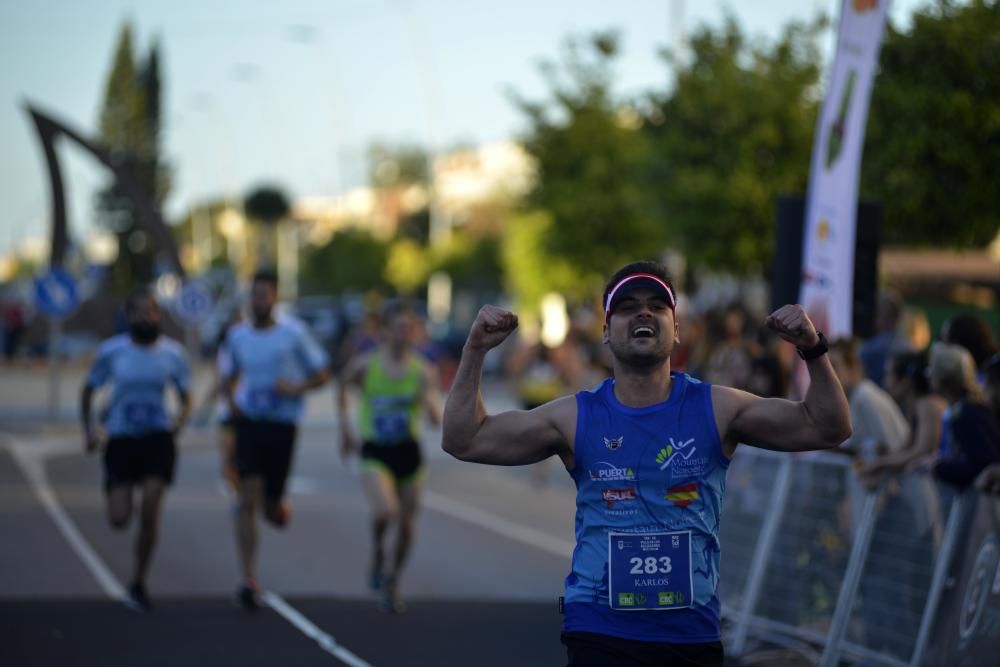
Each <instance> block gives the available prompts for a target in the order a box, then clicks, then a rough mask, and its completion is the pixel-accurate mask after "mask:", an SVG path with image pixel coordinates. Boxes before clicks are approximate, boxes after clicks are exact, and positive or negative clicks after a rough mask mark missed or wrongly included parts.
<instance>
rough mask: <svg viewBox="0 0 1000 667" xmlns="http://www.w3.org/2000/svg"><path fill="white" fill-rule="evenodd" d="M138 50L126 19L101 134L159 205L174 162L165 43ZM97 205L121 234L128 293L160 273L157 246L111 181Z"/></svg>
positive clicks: (121, 285)
mask: <svg viewBox="0 0 1000 667" xmlns="http://www.w3.org/2000/svg"><path fill="white" fill-rule="evenodd" d="M134 53H135V51H134V48H133V38H132V26H131V24H130V23H126V24H125V25H124V26H123V27H122V31H121V33H120V35H119V38H118V45H117V47H116V49H115V57H114V63H113V65H112V68H111V73H110V75H109V77H108V81H107V84H106V87H105V93H104V103H103V106H102V108H101V113H100V121H99V128H100V129H99V131H100V139H101V141H102V142H103V143H104V144H105V145H106V146H107V147H108V148H109V149H110V150H111V151H112V154H113V155H115V156H116V157H117V158H118V159H120V160H122V161H125V162H127V163H128V165H129V167H130V168H131V169H132V170H133V173H134V174H135V177H136V179H137V180H138V182H139V183H140V185H141V186H142V187H143V189H144V190H145V191H146V192H147V193H149V195H150V196H151V197H153V200H154V202H155V204H156V205H159V204H161V203H162V202H163V200H164V198H165V197H166V195H167V192H168V191H169V189H170V172H169V168H168V167H167V165H166V164H165V163H164V161H163V160H162V157H161V154H160V138H161V126H162V120H161V109H162V104H161V95H162V86H161V78H160V48H159V45H158V44H157V43H155V42H154V44H153V46H152V47H151V48H150V51H149V55H148V57H147V58H146V59H145V60H144V61H142V62H141V63H139V64H137V63H136V60H135V56H134ZM95 209H96V211H95V214H96V218H97V220H98V223H99V224H100V225H102V226H103V227H105V228H106V229H109V230H111V231H113V232H114V233H115V234H116V236H117V237H118V246H119V252H118V257H117V259H116V260H115V264H114V266H113V267H112V271H111V277H112V278H111V279H112V283H113V289H114V290H115V292H117V293H119V294H120V293H124V292H127V291H128V290H130V289H131V288H132V287H133V286H134V285H137V284H144V283H148V282H150V281H151V280H152V279H153V278H154V274H155V257H156V250H155V248H153V247H152V245H151V243H150V239H149V236H148V235H147V234H146V232H144V231H143V230H141V229H139V228H138V225H137V220H136V216H135V213H134V206H133V204H132V202H131V201H130V200H129V199H128V198H127V197H126V196H125V195H124V193H123V192H122V191H121V190H120V189H119V188H118V187H117V186H116V185H115V184H114V183H112V184H111V185H109V186H108V187H106V188H104V189H103V190H101V191H100V192H99V193H98V195H97V201H96V205H95Z"/></svg>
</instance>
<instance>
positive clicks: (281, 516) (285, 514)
mask: <svg viewBox="0 0 1000 667" xmlns="http://www.w3.org/2000/svg"><path fill="white" fill-rule="evenodd" d="M291 522H292V506H291V504H290V503H289V502H288V498H282V500H281V502H280V503H279V504H278V509H277V510H275V513H274V521H273V523H274V525H275V526H277V527H278V528H287V527H288V524H290V523H291Z"/></svg>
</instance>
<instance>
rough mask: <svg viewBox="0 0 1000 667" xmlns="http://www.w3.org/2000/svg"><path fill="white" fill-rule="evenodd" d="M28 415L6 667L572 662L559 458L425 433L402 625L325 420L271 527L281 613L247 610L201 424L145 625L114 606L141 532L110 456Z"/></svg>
mask: <svg viewBox="0 0 1000 667" xmlns="http://www.w3.org/2000/svg"><path fill="white" fill-rule="evenodd" d="M4 384H5V385H7V386H6V389H5V391H6V392H7V393H10V392H12V391H16V388H13V387H11V386H10V385H9V384H8V383H7V381H6V380H5V381H4ZM66 392H67V393H68V392H69V390H66ZM499 400H500V401H501V402H502V401H503V398H502V397H501V398H500V399H499ZM39 411H42V410H41V409H39ZM24 414H25V413H24V411H21V416H20V418H15V417H17V415H12V413H10V412H8V413H6V415H5V416H4V417H2V418H0V535H2V536H3V547H2V548H0V627H2V628H3V632H2V634H3V641H0V664H3V665H53V664H67V665H68V664H85V665H228V664H240V665H258V664H259V665H265V664H266V665H273V664H288V665H338V664H354V665H361V664H371V665H511V664H516V665H558V664H563V663H564V652H563V649H562V646H561V645H560V643H559V624H560V618H559V614H558V609H557V599H558V596H559V594H560V592H561V589H562V580H563V577H564V576H565V575H566V572H567V571H568V567H569V558H570V553H571V550H572V538H573V535H572V530H573V512H574V506H573V489H572V482H571V481H570V479H569V477H568V476H567V475H566V474H565V472H564V471H563V470H562V469H561V466H559V464H558V463H557V462H555V461H551V462H549V463H548V469H547V470H546V471H545V472H546V473H547V475H546V481H545V482H544V483H540V482H539V475H538V474H537V471H533V470H531V469H523V468H511V469H502V468H492V467H484V466H475V465H471V464H464V463H460V462H457V461H454V460H452V459H450V458H449V457H447V456H446V455H444V454H443V453H442V452H441V451H440V449H439V445H438V443H439V436H438V434H437V433H435V432H428V433H427V434H426V442H425V446H424V451H425V455H426V458H427V462H428V474H427V480H426V490H427V493H426V496H425V502H424V506H423V509H422V511H421V515H420V519H419V529H418V531H419V532H418V541H417V544H416V546H415V549H414V551H413V554H412V557H411V560H410V563H409V565H408V568H407V570H406V572H405V575H404V578H403V581H402V587H401V589H402V594H403V596H404V598H405V600H406V601H407V603H408V610H407V612H406V613H405V614H402V615H399V616H390V615H386V614H384V613H382V612H380V611H378V610H377V609H376V606H375V600H374V597H373V596H372V595H371V594H370V593H369V592H368V590H367V589H366V585H365V575H366V570H367V567H368V560H369V557H370V541H369V514H368V508H367V506H366V503H365V499H364V497H363V495H362V493H361V487H360V480H359V478H358V474H357V470H356V465H352V464H345V463H343V462H341V461H340V460H339V457H338V456H337V453H336V451H335V447H334V439H333V434H334V433H335V430H334V428H335V424H334V423H333V421H332V419H331V418H330V416H329V414H325V413H324V414H321V415H318V416H317V415H315V414H312V413H311V416H310V419H309V421H308V423H307V424H306V425H305V426H304V428H303V429H302V431H301V433H300V438H299V447H298V451H297V454H296V459H295V462H294V467H293V476H292V479H291V484H290V490H291V502H292V507H293V521H292V524H291V526H290V527H289V528H288V529H287V530H285V531H280V532H279V531H276V530H273V529H271V528H269V527H263V528H262V530H261V543H260V576H259V578H260V583H261V585H262V586H263V587H264V588H265V589H266V590H267V591H269V595H268V599H269V600H270V601H271V603H272V604H271V605H270V608H267V609H264V610H261V611H260V612H258V613H256V614H249V613H247V612H244V611H243V610H241V609H238V608H237V607H236V606H235V605H234V604H232V601H231V600H232V595H233V592H234V590H235V587H236V585H237V583H238V570H237V561H236V551H235V546H234V541H233V536H232V517H231V500H230V499H229V498H228V497H227V496H226V494H225V492H224V489H223V486H222V484H221V483H220V478H219V457H218V452H217V449H216V446H215V432H214V430H213V429H211V428H210V427H199V428H193V429H189V430H188V431H186V432H185V433H184V434H183V435H182V437H181V439H180V445H181V451H180V458H179V465H178V469H177V478H176V481H175V485H174V486H173V488H172V489H171V490H170V492H169V495H168V496H167V500H166V503H165V507H164V513H163V523H162V529H161V537H160V542H159V545H158V547H157V551H156V555H155V560H154V563H153V567H152V572H151V575H150V578H149V581H148V588H149V591H150V594H151V596H153V598H154V603H155V605H156V606H155V609H154V611H153V612H152V613H150V614H145V615H143V614H136V613H133V612H130V611H128V610H127V609H125V608H124V606H123V605H121V604H120V603H119V602H118V601H117V600H116V599H115V597H116V596H117V595H119V594H120V592H121V586H122V585H123V583H125V582H126V581H127V580H128V577H129V572H130V563H131V550H132V541H133V539H134V527H132V528H131V529H129V530H128V531H125V532H115V531H113V530H112V529H111V528H110V527H109V526H108V524H107V522H106V520H105V518H104V505H103V502H104V498H103V493H102V492H101V466H100V459H99V457H97V456H88V455H86V454H84V453H83V452H82V446H81V442H80V438H79V434H78V433H77V431H76V429H75V428H74V427H73V425H72V424H71V423H62V424H57V425H55V426H53V425H49V426H43V425H41V423H42V420H41V419H38V418H34V417H31V418H29V417H25V416H24Z"/></svg>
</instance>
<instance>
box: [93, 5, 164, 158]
mask: <svg viewBox="0 0 1000 667" xmlns="http://www.w3.org/2000/svg"><path fill="white" fill-rule="evenodd" d="M136 70H137V68H136V63H135V51H134V49H133V46H132V26H131V24H129V23H126V24H125V26H124V27H123V28H122V31H121V34H120V35H119V38H118V46H117V48H116V49H115V58H114V64H113V65H112V66H111V75H110V76H109V77H108V82H107V85H106V86H105V91H104V106H103V107H102V109H101V116H100V123H99V127H100V136H101V140H102V141H103V142H104V143H105V145H107V146H108V147H109V148H111V150H112V151H122V152H124V151H128V152H131V153H134V154H139V153H140V151H142V149H143V148H145V147H146V138H147V136H148V135H147V133H146V130H145V124H146V101H145V94H144V91H143V88H142V86H141V85H140V81H139V77H138V74H137V72H136ZM156 106H157V108H158V107H159V105H158V103H157V105H156Z"/></svg>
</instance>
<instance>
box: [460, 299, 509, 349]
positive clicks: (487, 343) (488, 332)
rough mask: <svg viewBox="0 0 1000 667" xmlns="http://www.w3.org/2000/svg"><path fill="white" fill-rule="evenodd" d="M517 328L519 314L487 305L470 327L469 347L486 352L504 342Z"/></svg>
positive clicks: (480, 310) (467, 344)
mask: <svg viewBox="0 0 1000 667" xmlns="http://www.w3.org/2000/svg"><path fill="white" fill-rule="evenodd" d="M516 328H517V315H515V314H514V313H512V312H510V311H509V310H504V309H503V308H500V307H499V306H491V305H485V306H483V307H482V308H480V309H479V314H478V315H476V321H475V322H473V323H472V328H470V329H469V337H468V339H467V340H466V341H465V344H466V346H467V347H469V348H471V349H474V350H478V351H481V352H486V351H488V350H492V349H493V348H494V347H496V346H497V345H499V344H500V343H502V342H504V341H505V340H506V339H507V336H509V335H510V334H511V333H513V332H514V329H516Z"/></svg>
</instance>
